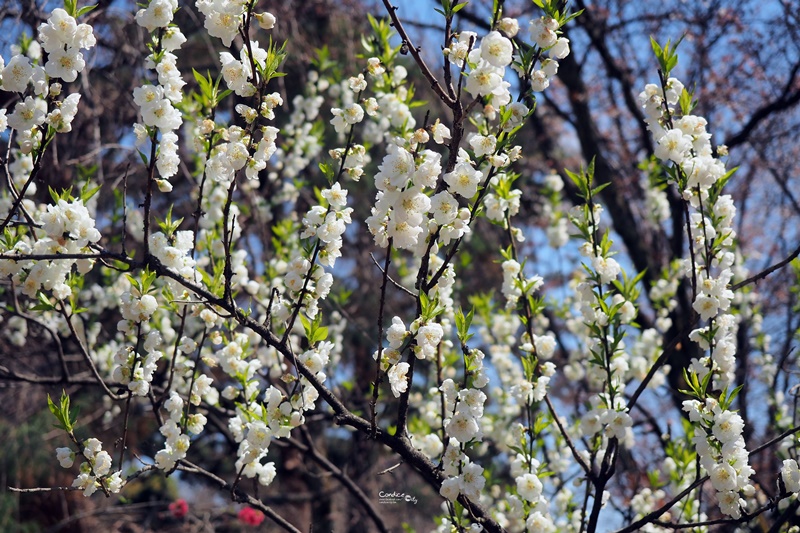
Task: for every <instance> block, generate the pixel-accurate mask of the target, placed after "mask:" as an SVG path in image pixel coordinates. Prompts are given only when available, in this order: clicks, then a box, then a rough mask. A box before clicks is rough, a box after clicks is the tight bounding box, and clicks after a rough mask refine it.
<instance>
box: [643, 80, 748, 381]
mask: <svg viewBox="0 0 800 533" xmlns="http://www.w3.org/2000/svg"><path fill="white" fill-rule="evenodd" d="M684 91H685V89H684V86H683V84H682V83H681V82H680V81H679V80H677V79H675V78H669V79H668V80H667V82H666V86H665V87H664V88H663V90H662V88H661V87H659V86H658V85H655V84H648V85H647V86H646V87H645V90H644V91H643V92H642V93H641V94H640V95H639V100H640V102H641V104H642V106H643V107H644V109H645V115H646V122H647V127H648V129H649V130H650V131H651V132H652V134H653V138H654V139H655V141H656V144H657V146H656V149H655V155H656V157H658V158H659V159H661V160H662V161H664V162H665V163H668V162H671V163H672V164H674V165H675V166H676V167H677V168H679V169H680V171H681V173H682V175H683V176H684V177H685V180H684V181H685V183H681V185H683V187H684V189H683V191H682V194H683V198H684V200H686V201H688V202H689V204H690V205H691V206H692V208H693V209H694V211H693V212H692V213H691V214H690V227H689V228H688V229H689V230H690V231H691V235H692V243H691V244H692V245H693V246H695V247H696V248H697V249H699V250H700V254H698V255H699V258H700V259H698V264H695V265H692V264H691V262H690V260H684V271H685V272H686V274H687V275H690V276H693V277H696V279H697V295H696V297H695V300H694V302H693V304H692V307H693V308H694V310H695V311H696V312H697V313H698V314H699V315H700V318H702V319H703V320H707V321H713V328H712V326H709V327H706V328H698V329H696V330H695V331H693V332H692V334H691V335H690V338H691V339H692V340H693V341H695V342H697V343H698V344H700V346H701V348H703V349H704V350H709V349H710V350H711V354H710V357H704V358H701V359H700V360H699V361H698V360H694V361H693V362H692V368H693V369H694V370H695V371H696V372H698V375H703V376H704V375H705V374H707V373H708V372H709V371H713V372H714V373H715V376H714V378H715V381H714V385H715V387H716V388H727V386H728V385H729V384H730V383H732V382H733V379H734V375H733V373H734V370H735V360H734V354H735V352H736V331H737V319H736V318H735V316H734V315H732V314H731V313H730V312H729V311H730V306H731V302H732V300H733V297H734V295H733V292H732V291H731V290H730V289H729V288H728V284H729V283H730V281H731V279H732V278H733V276H734V273H733V270H732V267H733V264H734V261H735V255H734V253H733V251H732V248H733V245H734V239H735V237H736V232H735V230H734V229H733V220H734V217H735V216H736V207H735V205H734V204H733V200H732V198H731V197H730V196H729V195H715V196H714V197H712V196H710V192H711V188H712V186H714V185H715V184H716V183H717V181H718V180H719V179H720V178H722V177H723V176H724V175H725V173H726V171H725V165H724V164H723V163H722V162H721V161H720V160H719V159H717V158H716V157H714V153H713V149H712V146H711V134H710V133H708V132H707V131H706V124H707V122H706V120H705V119H704V118H703V117H699V116H695V115H683V116H680V117H679V118H678V117H677V110H676V109H675V106H676V105H677V104H678V103H679V101H680V98H681V94H682V93H683V92H684ZM712 200H713V202H712ZM701 260H704V261H705V264H701V263H700V261H701ZM693 266H694V270H695V271H694V272H692V267H693ZM712 329H713V330H714V337H713V339H709V331H710V330H712ZM703 367H706V369H705V370H704V369H703Z"/></svg>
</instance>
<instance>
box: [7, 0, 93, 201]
mask: <svg viewBox="0 0 800 533" xmlns="http://www.w3.org/2000/svg"><path fill="white" fill-rule="evenodd" d="M39 40H40V41H41V43H42V45H39V43H38V42H37V41H33V42H31V43H29V45H28V46H27V50H26V53H27V55H25V54H23V53H22V51H21V50H20V49H19V48H17V47H12V51H14V55H13V56H12V57H11V59H10V60H9V62H8V64H5V62H4V60H3V59H2V58H0V79H1V82H0V88H2V90H4V91H9V92H17V93H25V92H26V91H27V89H28V85H29V84H32V85H33V93H34V94H33V95H28V96H25V98H22V99H20V100H19V101H18V102H17V103H16V105H15V106H14V111H13V112H12V113H11V114H10V115H8V117H6V110H5V109H3V110H1V111H0V133H2V132H3V131H5V130H6V128H7V127H10V128H12V129H15V130H17V137H16V141H17V144H18V145H19V147H20V149H19V150H14V152H13V156H14V159H15V161H14V163H12V165H11V167H12V173H13V174H14V175H18V174H19V172H16V171H14V170H20V169H14V167H15V166H19V165H20V164H23V165H24V164H25V162H26V156H27V155H28V154H30V153H31V151H33V150H34V149H36V148H38V147H40V146H41V142H42V140H43V139H42V131H41V126H43V125H45V124H46V125H47V126H49V127H51V128H52V129H53V131H54V132H68V131H71V130H72V121H73V119H74V118H75V115H76V114H77V111H78V102H79V101H80V94H77V93H74V94H70V95H68V96H67V97H65V98H63V99H62V100H58V99H57V98H56V97H58V96H59V95H60V94H61V91H62V86H61V84H60V83H58V82H57V81H55V80H57V79H62V80H64V81H66V82H72V81H75V80H76V79H77V76H78V73H79V72H81V71H83V69H84V67H85V65H86V62H85V61H84V59H83V54H82V53H81V49H88V48H92V47H93V46H94V45H95V44H96V39H95V37H94V34H93V30H92V27H91V26H89V25H88V24H78V23H77V22H76V20H75V19H74V18H73V17H71V16H70V15H69V14H68V13H67V12H66V11H64V10H63V9H61V8H57V9H55V10H53V12H52V14H51V16H50V18H49V19H48V21H47V22H46V23H42V24H40V25H39ZM42 48H44V50H45V51H46V52H47V54H48V55H47V62H46V63H45V65H44V66H42V65H41V64H40V60H41V58H42ZM51 80H52V83H51ZM48 95H50V97H51V103H52V107H50V108H48V102H47V101H46V100H45V98H46V97H47V96H48ZM45 130H46V129H45ZM26 166H30V165H26ZM28 171H30V168H28ZM31 194H32V193H31Z"/></svg>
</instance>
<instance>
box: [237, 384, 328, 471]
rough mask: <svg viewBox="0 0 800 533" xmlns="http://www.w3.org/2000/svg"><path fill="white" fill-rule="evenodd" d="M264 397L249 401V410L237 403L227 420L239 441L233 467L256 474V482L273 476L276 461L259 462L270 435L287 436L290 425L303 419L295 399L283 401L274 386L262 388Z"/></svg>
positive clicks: (290, 428) (270, 437)
mask: <svg viewBox="0 0 800 533" xmlns="http://www.w3.org/2000/svg"><path fill="white" fill-rule="evenodd" d="M307 388H311V387H307ZM312 390H313V389H312ZM264 401H265V402H266V403H265V404H264V403H259V402H250V403H249V405H248V412H245V411H244V410H243V409H242V407H237V409H236V411H237V414H236V416H234V417H233V418H231V419H230V420H229V421H228V427H229V428H230V430H231V433H232V435H233V437H234V440H236V442H238V443H239V449H238V451H237V455H238V459H237V461H236V470H237V471H239V470H241V469H242V468H244V470H243V471H242V475H243V476H245V477H248V478H254V477H258V481H259V483H261V484H262V485H269V484H270V483H272V480H273V479H274V478H275V474H276V470H275V465H274V463H271V462H269V463H261V459H263V458H264V457H265V456H266V455H267V452H268V451H269V445H270V443H271V442H272V439H273V438H283V437H288V436H289V434H290V433H291V431H292V429H293V428H295V427H298V426H300V425H301V424H303V423H304V422H305V420H304V417H303V415H302V412H301V411H300V410H299V409H298V407H297V406H295V405H293V404H294V403H295V402H289V401H285V398H284V396H283V393H281V391H280V390H278V389H277V388H275V387H274V386H270V387H269V388H268V389H267V390H266V391H265V392H264ZM312 408H313V407H312ZM301 409H302V408H301Z"/></svg>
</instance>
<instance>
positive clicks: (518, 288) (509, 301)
mask: <svg viewBox="0 0 800 533" xmlns="http://www.w3.org/2000/svg"><path fill="white" fill-rule="evenodd" d="M502 267H503V288H502V290H503V296H505V297H506V309H507V310H510V309H514V308H516V306H517V302H518V301H519V299H520V297H521V296H522V294H523V290H522V288H524V289H525V296H530V295H531V294H533V292H534V291H536V290H537V289H539V288H540V287H541V286H542V285H543V284H544V280H543V279H542V277H541V276H533V277H531V278H526V277H524V276H523V275H521V274H522V266H521V265H520V264H519V263H518V262H517V261H515V260H514V259H507V260H505V261H503V264H502Z"/></svg>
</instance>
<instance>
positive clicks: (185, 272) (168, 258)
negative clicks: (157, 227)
mask: <svg viewBox="0 0 800 533" xmlns="http://www.w3.org/2000/svg"><path fill="white" fill-rule="evenodd" d="M193 237H194V234H193V233H192V232H191V231H176V232H175V233H174V234H173V235H171V236H170V237H167V236H166V235H164V234H163V233H161V232H160V231H157V232H155V233H152V234H151V235H150V239H149V242H150V253H152V254H153V255H154V256H155V257H156V258H157V259H158V260H159V261H161V263H163V265H164V266H165V267H167V268H168V269H170V270H172V271H173V272H175V273H177V274H180V275H181V276H183V277H184V278H191V277H192V276H193V275H194V266H195V260H194V259H192V257H191V255H188V254H189V252H190V251H191V249H192V245H193Z"/></svg>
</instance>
